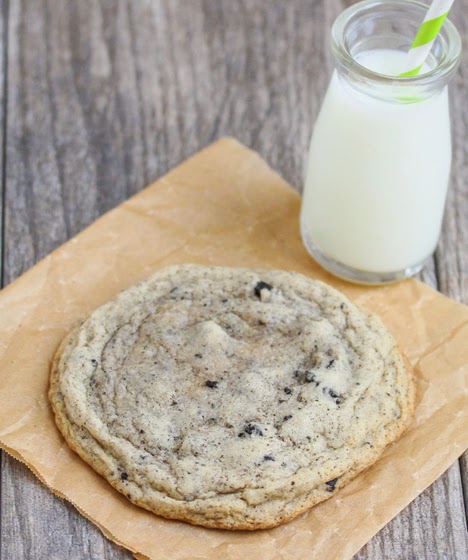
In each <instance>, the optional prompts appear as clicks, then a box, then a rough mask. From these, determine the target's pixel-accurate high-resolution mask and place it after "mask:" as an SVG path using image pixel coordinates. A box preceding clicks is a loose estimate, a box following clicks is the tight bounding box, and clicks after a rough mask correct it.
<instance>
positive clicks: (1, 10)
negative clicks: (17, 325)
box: [0, 0, 8, 288]
mask: <svg viewBox="0 0 468 560" xmlns="http://www.w3.org/2000/svg"><path fill="white" fill-rule="evenodd" d="M7 17H8V15H7V3H6V2H5V0H0V174H1V175H0V288H2V286H3V283H2V282H3V227H4V220H3V211H4V206H3V198H4V192H5V181H4V177H3V170H4V167H3V163H4V161H3V153H4V149H5V142H6V138H5V135H4V130H5V127H4V123H5V114H4V113H5V105H4V103H5V47H6V36H5V27H6V24H7Z"/></svg>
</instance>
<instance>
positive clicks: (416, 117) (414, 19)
mask: <svg viewBox="0 0 468 560" xmlns="http://www.w3.org/2000/svg"><path fill="white" fill-rule="evenodd" d="M426 10H427V5H425V4H422V3H420V2H417V1H413V0H370V1H364V2H359V3H357V4H354V5H353V6H352V7H350V8H348V9H347V10H345V11H344V12H343V13H342V14H341V15H340V16H338V18H337V19H336V21H335V23H334V25H333V28H332V40H331V45H332V51H333V55H334V59H335V65H336V69H335V72H334V74H333V76H332V78H331V82H330V85H329V88H328V91H327V94H326V96H325V99H324V101H323V105H322V108H321V110H320V113H319V116H318V118H317V120H316V123H315V126H314V130H313V133H312V139H311V143H310V151H309V160H308V167H307V175H306V182H305V186H304V194H303V202H302V209H301V232H302V238H303V241H304V244H305V246H306V248H307V250H308V251H309V252H310V254H311V255H312V256H313V257H314V258H315V259H316V260H317V261H318V262H319V263H320V264H321V265H322V266H323V267H324V268H326V269H327V270H329V271H330V272H332V273H333V274H335V275H337V276H340V277H342V278H345V279H347V280H350V281H354V282H358V283H366V284H380V283H386V282H394V281H397V280H401V279H403V278H406V277H408V276H411V275H413V274H415V273H417V272H418V271H419V270H421V268H422V267H423V266H424V262H425V260H426V259H427V258H428V257H429V256H430V255H431V254H432V253H433V251H434V250H435V247H436V245H437V242H438V239H439V235H440V229H441V223H442V217H443V210H444V204H445V199H446V194H447V186H448V181H449V176H450V166H451V137H450V118H449V99H448V94H447V84H448V82H449V80H450V79H451V78H452V76H453V75H454V73H455V71H456V69H457V66H458V63H459V59H460V54H461V40H460V36H459V34H458V32H457V30H456V28H455V27H454V25H453V24H452V23H451V22H450V21H448V20H446V22H445V24H444V26H443V28H442V30H441V32H440V33H439V35H438V37H437V39H436V41H435V43H434V46H433V48H432V51H431V54H430V56H429V58H428V59H427V61H426V64H425V67H424V68H423V70H422V73H420V74H419V75H418V76H416V77H409V78H408V77H406V78H401V77H397V75H398V73H399V72H401V71H402V69H403V66H404V63H405V59H406V53H407V52H408V50H409V48H410V46H411V43H412V41H413V39H414V37H415V35H416V32H417V30H418V28H419V26H420V24H421V22H422V21H423V19H424V15H425V13H426Z"/></svg>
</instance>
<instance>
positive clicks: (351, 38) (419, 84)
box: [331, 0, 461, 104]
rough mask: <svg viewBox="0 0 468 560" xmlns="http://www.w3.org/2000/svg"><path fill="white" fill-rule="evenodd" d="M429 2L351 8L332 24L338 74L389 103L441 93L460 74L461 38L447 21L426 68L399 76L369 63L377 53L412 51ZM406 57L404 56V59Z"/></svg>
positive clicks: (386, 0) (377, 1)
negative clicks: (370, 54) (368, 57)
mask: <svg viewBox="0 0 468 560" xmlns="http://www.w3.org/2000/svg"><path fill="white" fill-rule="evenodd" d="M426 11H427V5H426V4H422V3H421V2H418V1H416V0H367V1H364V2H358V3H357V4H354V5H353V6H351V7H350V8H348V9H347V10H345V11H344V12H343V13H342V14H341V15H340V16H338V18H337V19H336V21H335V23H334V25H333V27H332V36H331V46H332V52H333V55H334V58H335V65H336V69H337V72H338V74H339V76H340V78H341V80H344V81H345V82H346V83H347V85H349V86H351V87H352V88H354V89H355V90H357V91H359V92H360V93H362V94H365V95H368V96H370V97H373V98H376V99H379V100H382V101H386V102H389V103H397V104H408V103H415V102H419V101H422V100H425V99H428V98H430V97H433V96H434V95H437V94H439V93H440V92H441V91H442V90H443V89H444V88H445V86H446V85H447V84H448V82H449V81H450V79H451V78H452V77H453V75H454V74H455V72H456V69H457V67H458V64H459V61H460V55H461V39H460V35H459V33H458V31H457V30H456V28H455V26H454V25H453V24H452V23H451V22H450V21H449V20H446V21H445V23H444V26H443V28H442V30H441V32H440V33H439V35H438V36H437V38H436V40H435V42H434V45H433V48H432V50H431V53H430V55H429V57H428V59H427V61H426V67H425V68H424V71H423V72H421V73H420V74H419V75H418V76H412V77H398V73H399V72H398V71H396V72H394V73H393V72H392V75H390V74H386V73H385V68H384V69H383V71H382V70H381V69H380V68H378V70H379V71H376V69H375V68H374V69H370V68H368V67H366V66H365V65H364V63H363V56H364V57H365V53H368V52H371V51H377V50H378V51H381V50H382V51H381V52H384V51H383V50H385V51H386V52H388V51H399V52H400V53H407V52H408V50H409V48H410V46H411V43H412V41H413V39H414V37H415V35H416V32H417V30H418V28H419V26H420V25H421V22H422V21H423V19H424V16H425V14H426ZM400 58H401V59H402V60H404V57H403V54H402V55H401V57H400Z"/></svg>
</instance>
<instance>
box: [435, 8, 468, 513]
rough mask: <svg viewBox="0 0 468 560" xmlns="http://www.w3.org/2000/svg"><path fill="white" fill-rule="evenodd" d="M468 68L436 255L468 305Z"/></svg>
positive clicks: (458, 97) (467, 32)
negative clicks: (467, 99)
mask: <svg viewBox="0 0 468 560" xmlns="http://www.w3.org/2000/svg"><path fill="white" fill-rule="evenodd" d="M453 11H454V17H453V20H454V22H456V25H457V27H458V29H459V31H460V33H461V36H462V42H463V44H464V45H466V44H467V41H468V14H467V12H466V10H463V9H462V6H461V5H460V4H456V5H455V6H454V8H453ZM467 91H468V65H467V64H466V63H462V64H461V66H460V69H459V71H458V74H457V76H456V77H455V79H454V81H453V84H452V91H451V94H452V95H451V103H452V128H453V136H454V151H453V169H452V181H451V186H450V190H449V195H448V200H447V207H446V211H445V219H444V226H443V232H442V237H441V240H440V244H439V248H438V250H437V253H436V260H437V270H438V278H439V286H440V290H441V291H442V292H443V293H444V294H446V295H447V296H449V297H451V298H453V299H455V300H457V301H460V302H462V303H465V304H468V165H467V162H468V146H467V143H466V139H467V137H468V111H467V103H466V94H467V93H466V92H467ZM460 469H461V473H462V480H463V490H464V498H465V511H466V515H467V519H468V452H466V453H465V454H464V455H463V456H462V457H461V459H460Z"/></svg>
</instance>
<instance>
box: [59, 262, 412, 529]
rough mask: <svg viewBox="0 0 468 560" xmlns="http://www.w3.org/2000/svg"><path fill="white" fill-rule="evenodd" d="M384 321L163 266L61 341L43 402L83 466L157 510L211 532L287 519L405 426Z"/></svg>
mask: <svg viewBox="0 0 468 560" xmlns="http://www.w3.org/2000/svg"><path fill="white" fill-rule="evenodd" d="M413 398H414V397H413V384H412V379H411V372H410V369H409V368H408V367H407V365H406V363H405V361H404V359H403V357H402V356H401V354H400V353H399V352H398V350H397V348H396V345H395V342H394V340H393V339H392V337H391V336H390V334H389V333H388V332H387V330H386V329H385V327H384V326H383V325H382V323H381V321H380V320H379V319H378V318H377V317H375V316H373V315H370V314H368V313H367V312H364V311H363V310H361V309H359V308H357V307H356V306H355V305H353V304H352V303H351V302H350V301H348V300H347V299H346V298H345V297H344V296H343V295H342V294H340V293H339V292H337V291H336V290H334V289H333V288H331V287H330V286H328V285H326V284H324V283H322V282H319V281H315V280H311V279H309V278H306V277H304V276H302V275H300V274H297V273H293V272H286V271H271V270H248V269H236V268H221V267H203V266H195V265H182V266H174V267H169V268H166V269H163V270H161V271H159V272H157V273H156V274H154V276H152V277H151V278H150V279H149V280H148V281H146V282H143V283H140V284H137V285H135V286H133V287H131V288H129V289H128V290H126V291H124V292H122V293H121V294H120V295H118V296H117V297H116V298H115V299H114V300H112V301H110V302H109V303H107V304H105V305H103V306H102V307H100V308H98V309H97V310H96V311H94V313H92V314H91V316H90V317H89V318H88V319H86V320H85V321H84V322H83V323H82V324H81V325H80V326H79V327H77V328H76V329H75V330H74V331H73V332H71V333H70V334H69V335H68V336H67V337H66V338H65V340H64V341H63V343H62V345H61V346H60V348H59V350H58V351H57V354H56V356H55V359H54V363H53V367H52V373H51V385H50V401H51V403H52V407H53V410H54V413H55V418H56V422H57V425H58V427H59V429H60V431H61V432H62V434H63V435H64V437H65V439H66V440H67V442H68V444H69V445H70V447H71V448H72V449H74V450H75V451H76V452H77V453H78V454H79V455H80V456H81V457H82V458H83V459H84V460H85V461H86V462H87V463H89V465H91V467H93V469H95V470H96V471H97V472H98V473H100V474H101V475H102V476H103V477H105V478H106V479H107V480H108V481H109V482H110V484H112V486H114V488H116V489H117V490H118V491H119V492H121V493H122V494H124V495H125V496H127V498H128V499H129V500H131V501H132V502H133V503H135V504H137V505H139V506H141V507H144V508H146V509H148V510H151V511H153V512H154V513H156V514H158V515H161V516H164V517H167V518H171V519H179V520H183V521H188V522H190V523H194V524H199V525H203V526H206V527H215V528H223V529H260V528H267V527H274V526H276V525H279V524H281V523H284V522H286V521H289V520H291V519H293V518H294V517H296V516H297V515H299V514H300V513H302V512H304V511H306V510H307V509H308V508H310V507H311V506H313V505H315V504H317V503H319V502H321V501H323V500H326V499H327V498H330V497H331V496H333V495H334V494H335V493H336V491H337V490H338V489H339V488H341V487H342V486H343V485H345V484H346V483H347V482H348V481H349V480H351V478H353V477H354V476H356V475H357V474H358V473H359V472H361V471H362V470H363V469H365V468H366V467H368V466H369V465H371V464H372V463H374V462H375V461H376V460H377V459H378V457H379V455H380V454H381V453H382V452H383V450H384V449H385V447H386V446H388V445H389V444H390V443H392V442H393V441H394V440H395V439H397V438H398V437H399V436H400V434H401V433H402V431H403V430H404V429H405V428H406V427H407V425H408V423H409V422H410V419H411V415H412V410H413Z"/></svg>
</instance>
